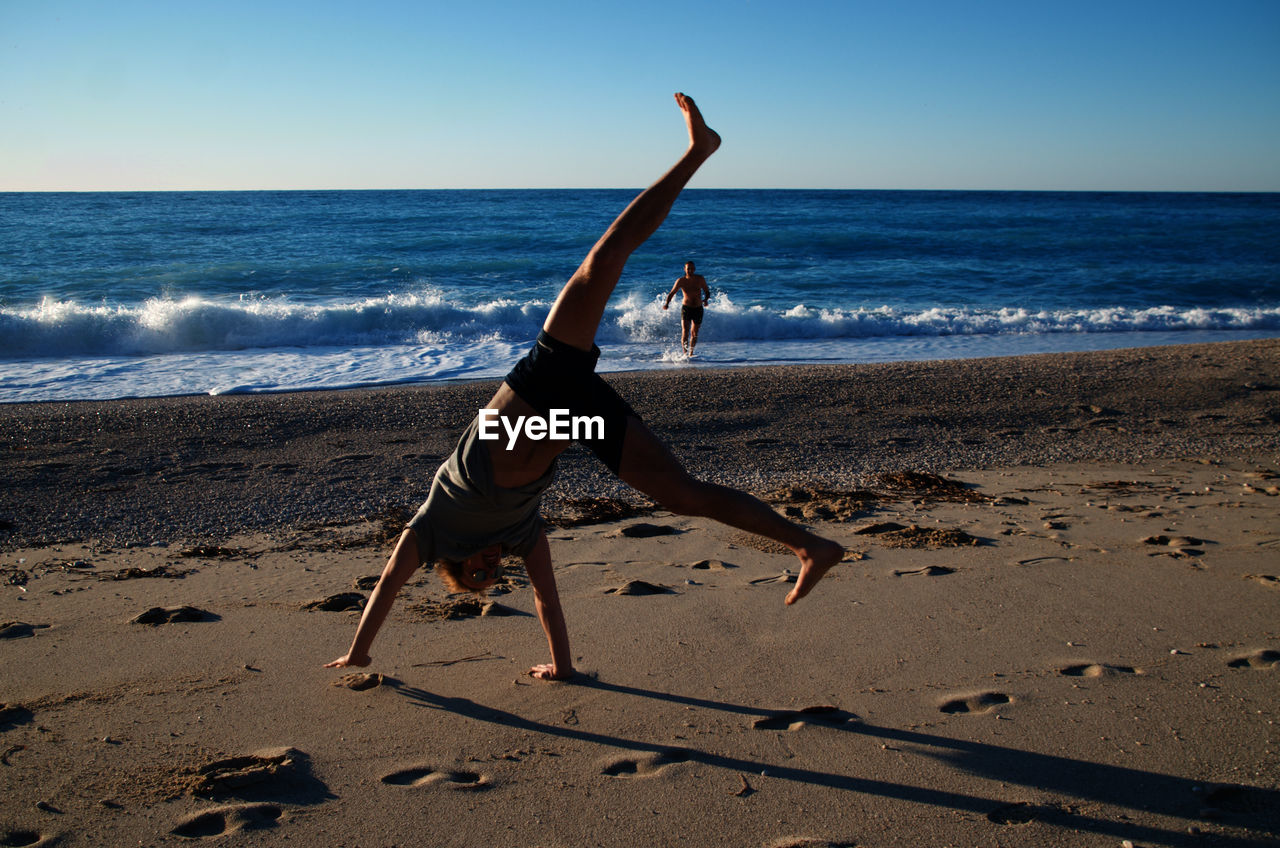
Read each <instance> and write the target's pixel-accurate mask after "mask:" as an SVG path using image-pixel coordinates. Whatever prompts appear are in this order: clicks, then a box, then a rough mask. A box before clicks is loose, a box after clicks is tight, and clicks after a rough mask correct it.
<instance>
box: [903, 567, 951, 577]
mask: <svg viewBox="0 0 1280 848" xmlns="http://www.w3.org/2000/svg"><path fill="white" fill-rule="evenodd" d="M955 573H956V570H955V569H954V568H947V567H946V566H945V565H926V566H925V567H924V568H914V569H909V570H906V571H897V570H895V571H894V572H893V576H894V577H906V576H907V575H908V574H923V575H924V576H925V577H941V576H942V575H944V574H955Z"/></svg>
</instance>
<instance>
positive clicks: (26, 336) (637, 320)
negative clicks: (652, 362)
mask: <svg viewBox="0 0 1280 848" xmlns="http://www.w3.org/2000/svg"><path fill="white" fill-rule="evenodd" d="M547 306H548V305H547V304H546V303H544V302H539V301H532V302H526V303H517V302H515V301H513V300H510V299H499V300H494V301H491V302H488V303H483V304H479V305H475V306H466V305H462V304H459V303H455V302H451V301H448V300H446V299H445V298H444V297H442V296H441V295H440V294H439V293H438V292H431V291H428V292H424V293H420V294H401V295H387V296H385V297H381V298H365V299H361V300H354V301H346V302H343V301H336V302H335V301H329V302H325V303H318V304H313V303H294V302H291V301H289V300H287V299H283V298H275V299H249V298H246V299H238V300H212V299H207V298H199V297H187V298H183V299H164V298H153V299H150V300H148V301H146V302H145V303H143V304H141V305H138V306H108V305H89V304H81V303H77V302H74V301H56V300H50V299H46V300H44V301H43V302H41V303H40V304H39V305H38V306H35V307H29V308H4V309H0V338H2V339H3V344H2V345H0V359H16V358H24V359H26V358H42V357H54V356H61V357H65V356H80V357H94V356H149V355H160V354H174V353H185V354H195V353H205V352H218V351H237V350H248V349H255V348H302V349H314V348H334V347H344V348H345V347H373V348H376V347H382V346H393V347H394V346H400V345H440V344H473V343H479V342H483V341H486V340H499V341H511V342H527V341H528V340H530V339H532V338H533V337H534V336H535V335H536V334H537V331H538V328H539V327H540V326H541V323H542V320H543V318H544V317H545V315H546V311H547ZM678 327H679V311H678V309H676V308H675V307H674V306H673V307H672V308H671V309H670V310H665V311H664V310H663V309H662V306H661V298H659V299H656V300H641V299H640V298H637V297H635V296H631V297H627V298H623V299H622V300H621V301H620V302H619V304H618V305H617V306H616V307H614V308H611V309H610V310H609V311H608V313H607V314H606V316H605V321H604V323H603V324H602V326H601V328H600V332H599V339H600V341H601V343H607V344H629V343H646V342H648V343H652V342H660V341H664V340H666V339H669V338H670V336H671V334H672V333H673V332H675V333H678ZM1276 329H1280V307H1264V306H1256V307H1236V308H1226V307H1217V308H1202V307H1174V306H1152V307H1146V308H1129V307H1124V306H1112V307H1105V308H1097V309H1034V308H1027V307H1003V308H982V307H931V308H925V309H904V308H898V307H890V306H865V305H850V306H847V307H843V308H812V307H809V306H807V305H806V304H803V303H800V304H796V305H794V306H792V307H790V308H786V309H775V308H768V307H765V306H761V305H758V304H752V305H746V306H740V305H738V304H736V303H734V302H733V301H732V300H731V299H730V298H728V297H727V296H725V295H723V294H721V295H718V296H717V297H716V298H714V299H713V300H712V302H711V303H710V305H709V306H708V309H707V312H706V319H705V322H704V324H703V327H702V331H701V338H702V339H703V340H704V341H712V340H715V341H766V342H767V341H803V340H823V339H849V340H856V339H872V338H888V337H899V336H901V337H911V336H965V335H1007V334H1036V335H1039V334H1054V333H1114V332H1165V331H1177V330H1276Z"/></svg>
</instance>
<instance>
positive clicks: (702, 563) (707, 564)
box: [689, 559, 738, 571]
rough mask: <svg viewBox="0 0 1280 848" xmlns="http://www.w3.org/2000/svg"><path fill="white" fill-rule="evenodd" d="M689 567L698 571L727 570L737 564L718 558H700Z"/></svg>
mask: <svg viewBox="0 0 1280 848" xmlns="http://www.w3.org/2000/svg"><path fill="white" fill-rule="evenodd" d="M689 567H690V568H694V569H697V570H698V571H728V570H729V569H730V568H737V567H738V566H736V565H733V564H732V563H728V562H724V561H722V560H718V559H700V560H698V561H697V562H695V563H694V564H693V565H691V566H689Z"/></svg>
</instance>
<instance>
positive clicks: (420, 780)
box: [382, 766, 493, 790]
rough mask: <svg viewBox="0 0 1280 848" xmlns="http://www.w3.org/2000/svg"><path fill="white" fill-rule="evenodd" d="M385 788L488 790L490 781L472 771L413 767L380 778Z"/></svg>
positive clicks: (490, 784)
mask: <svg viewBox="0 0 1280 848" xmlns="http://www.w3.org/2000/svg"><path fill="white" fill-rule="evenodd" d="M382 782H383V783H385V784H386V785H387V786H399V787H402V788H405V789H417V788H419V787H423V786H442V787H444V788H446V789H472V790H475V789H488V788H489V787H490V786H492V785H493V783H492V781H490V780H489V778H487V777H485V776H484V775H482V774H480V773H478V772H474V771H446V770H440V769H434V768H432V767H430V766H414V767H413V768H407V769H401V770H400V771H393V772H392V773H391V774H388V775H386V776H384V777H383V778H382Z"/></svg>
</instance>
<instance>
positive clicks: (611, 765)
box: [600, 748, 692, 778]
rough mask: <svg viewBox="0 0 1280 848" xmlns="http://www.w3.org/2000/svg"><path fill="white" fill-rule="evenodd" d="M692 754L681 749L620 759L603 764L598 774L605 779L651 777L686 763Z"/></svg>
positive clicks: (670, 749) (669, 749)
mask: <svg viewBox="0 0 1280 848" xmlns="http://www.w3.org/2000/svg"><path fill="white" fill-rule="evenodd" d="M690 759H692V754H691V753H690V752H689V751H686V750H684V749H682V748H668V749H666V750H663V751H656V752H654V753H652V754H644V755H642V756H639V757H620V758H616V759H612V760H609V761H608V762H607V763H605V765H604V768H602V769H600V773H601V774H603V775H605V776H606V777H621V778H626V777H652V776H653V775H656V774H658V773H659V772H661V771H662V770H663V769H665V768H666V767H667V766H670V765H675V764H676V763H687V762H689V760H690Z"/></svg>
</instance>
